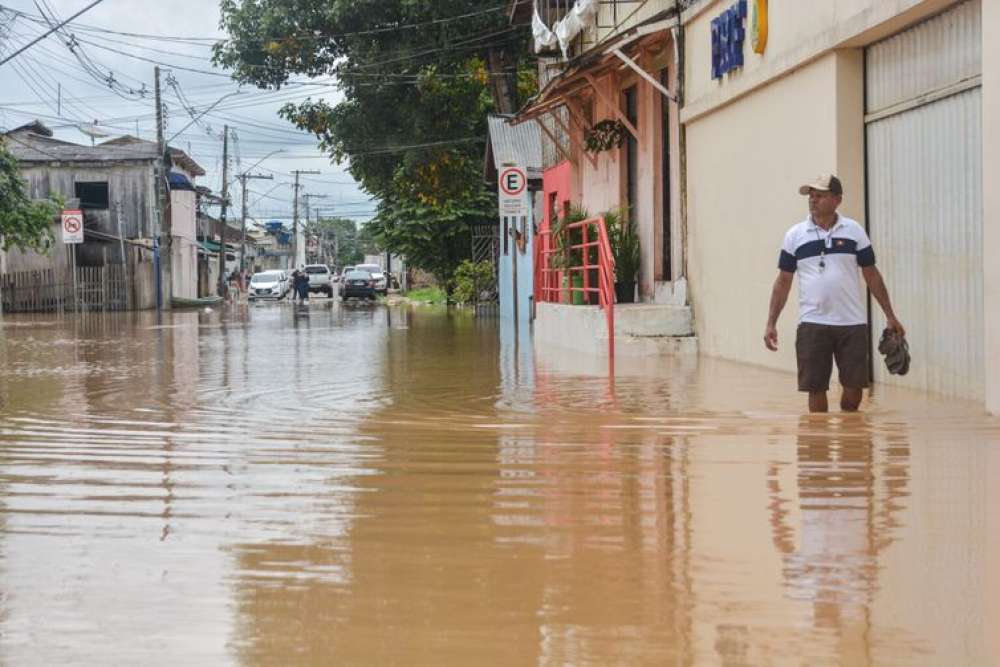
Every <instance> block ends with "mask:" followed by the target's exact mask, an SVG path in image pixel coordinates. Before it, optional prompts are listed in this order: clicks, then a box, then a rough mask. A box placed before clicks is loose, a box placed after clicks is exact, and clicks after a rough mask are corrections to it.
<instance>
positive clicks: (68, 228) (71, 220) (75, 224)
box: [62, 211, 83, 243]
mask: <svg viewBox="0 0 1000 667" xmlns="http://www.w3.org/2000/svg"><path fill="white" fill-rule="evenodd" d="M62 237H63V243H83V211H63V212H62Z"/></svg>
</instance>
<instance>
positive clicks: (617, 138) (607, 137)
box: [583, 120, 628, 153]
mask: <svg viewBox="0 0 1000 667" xmlns="http://www.w3.org/2000/svg"><path fill="white" fill-rule="evenodd" d="M626 132H628V130H626V129H625V125H624V124H622V122H621V121H620V120H602V121H600V122H599V123H597V124H595V125H594V126H593V127H592V128H590V129H589V130H587V131H586V132H584V135H583V142H584V146H585V147H586V149H587V151H588V152H590V153H600V152H602V151H609V150H611V149H612V148H621V146H622V144H623V143H625V135H626Z"/></svg>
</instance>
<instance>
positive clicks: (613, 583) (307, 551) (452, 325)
mask: <svg viewBox="0 0 1000 667" xmlns="http://www.w3.org/2000/svg"><path fill="white" fill-rule="evenodd" d="M0 362H2V364H3V365H2V368H0V399H2V400H3V407H2V408H0V581H3V583H4V585H3V587H2V589H3V590H2V594H0V661H2V662H5V663H11V664H32V663H37V664H52V663H56V662H66V661H68V660H73V661H76V662H85V663H101V664H103V663H109V662H112V663H113V662H127V663H138V662H141V663H143V664H151V663H157V662H162V663H170V664H176V663H177V662H179V661H180V662H191V663H212V664H220V663H228V662H232V663H236V662H251V663H269V664H272V663H281V664H285V663H300V664H302V663H316V664H331V663H338V662H343V663H349V664H352V663H357V664H384V663H393V662H402V663H407V664H409V663H427V664H430V663H433V664H469V663H472V662H477V663H483V662H487V663H490V662H492V663H502V664H512V663H515V664H517V663H536V664H606V663H627V664H647V663H664V662H666V663H675V662H685V663H692V664H703V663H732V664H780V663H789V662H795V663H800V662H806V663H809V664H829V663H841V664H855V663H874V664H886V663H907V664H990V663H991V662H992V661H993V657H995V654H994V649H995V648H996V647H995V646H991V644H990V643H989V642H990V641H991V639H990V635H989V633H988V632H987V629H988V628H991V627H994V626H995V625H996V624H997V623H998V622H1000V618H997V617H996V616H995V608H994V607H991V605H990V603H989V602H988V596H987V595H986V594H985V592H984V591H985V590H987V589H986V587H985V586H984V583H985V581H986V580H989V579H990V578H993V580H994V581H995V580H996V577H997V576H998V574H1000V573H998V571H997V567H998V565H997V563H1000V558H997V557H996V556H998V555H1000V554H997V553H996V551H995V548H996V545H995V543H992V542H990V541H989V538H988V536H989V535H990V534H991V530H990V529H989V527H990V526H994V527H995V526H996V525H997V524H996V522H997V520H998V517H997V509H996V507H995V506H994V505H991V504H990V502H989V493H988V490H989V489H990V488H991V487H992V486H996V485H997V484H998V483H1000V470H998V463H997V457H996V455H995V454H993V452H994V451H996V446H997V444H998V443H1000V427H998V424H997V422H996V421H995V420H991V419H989V418H986V417H983V416H981V415H980V411H979V409H978V408H977V407H976V406H970V405H964V404H959V403H955V402H950V401H947V400H944V399H937V398H929V397H925V396H920V395H915V394H909V393H906V392H903V391H899V390H896V391H894V390H885V389H884V388H880V390H879V392H878V393H877V394H876V396H875V397H874V398H872V399H869V400H866V404H865V406H864V407H865V411H864V413H862V414H859V415H840V414H832V415H828V416H819V417H809V416H803V415H802V414H801V408H802V406H801V402H802V399H801V396H799V395H797V394H796V393H795V392H794V391H793V390H794V379H793V378H791V376H790V375H788V374H785V373H776V372H772V371H766V370H761V369H756V368H749V367H745V366H739V365H736V364H730V363H726V362H720V361H713V360H710V359H700V360H699V359H669V358H663V359H657V360H643V361H642V363H641V364H630V363H628V362H627V361H626V360H620V363H619V364H618V369H617V371H618V372H617V375H616V377H615V378H614V379H613V380H609V378H608V377H607V374H606V369H604V368H603V367H602V365H601V364H600V363H593V362H586V363H582V362H581V360H579V359H576V358H572V357H569V358H563V357H560V356H559V355H555V354H549V353H546V354H537V355H536V354H534V353H533V351H532V349H531V346H530V344H527V345H525V344H523V343H522V344H519V345H514V344H513V342H512V341H511V340H510V339H509V338H508V337H507V335H506V333H505V332H504V331H503V330H502V328H501V327H499V326H498V323H497V322H496V321H495V320H493V319H490V318H475V317H470V316H468V315H467V314H461V313H451V314H449V313H445V312H438V311H420V310H414V311H407V310H397V309H386V308H382V307H341V306H339V305H337V304H333V303H329V302H326V301H325V300H314V303H313V304H312V305H310V307H309V309H308V310H295V309H293V308H291V307H289V306H287V305H285V304H265V305H261V306H254V307H251V308H245V307H244V308H238V307H237V308H232V309H230V310H227V311H225V312H211V313H205V312H196V313H174V314H169V315H165V316H164V317H163V319H162V320H157V319H156V317H155V315H153V314H145V313H140V314H123V315H117V316H93V317H81V318H72V317H67V318H63V319H60V318H51V317H50V318H30V317H9V316H8V319H6V320H4V322H3V325H2V328H0ZM588 365H589V367H588ZM928 572H932V573H934V575H933V576H931V577H928ZM984 577H985V579H984ZM387 638H390V641H386V639H387Z"/></svg>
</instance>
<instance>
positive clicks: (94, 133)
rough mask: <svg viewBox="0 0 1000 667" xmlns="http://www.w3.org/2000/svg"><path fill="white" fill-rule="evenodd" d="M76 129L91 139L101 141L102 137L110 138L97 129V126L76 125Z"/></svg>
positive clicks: (108, 134)
mask: <svg viewBox="0 0 1000 667" xmlns="http://www.w3.org/2000/svg"><path fill="white" fill-rule="evenodd" d="M76 128H77V129H78V130H80V131H81V132H83V133H84V134H86V135H87V136H88V137H90V138H91V139H102V138H104V137H110V136H111V134H110V133H108V132H103V131H101V130H99V129H97V124H96V123H95V124H94V125H77V126H76Z"/></svg>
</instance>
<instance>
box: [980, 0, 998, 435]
mask: <svg viewBox="0 0 1000 667" xmlns="http://www.w3.org/2000/svg"><path fill="white" fill-rule="evenodd" d="M998 25H1000V4H998V3H997V2H995V1H994V0H988V1H987V2H983V250H984V252H985V256H984V261H983V267H984V269H985V275H984V276H983V287H984V290H983V298H984V300H985V309H984V313H983V315H984V324H985V329H986V332H985V335H986V340H985V342H986V349H985V359H986V409H987V410H989V411H990V412H992V413H993V414H997V415H1000V263H998V262H997V261H996V254H995V251H994V250H993V249H995V248H1000V190H998V189H997V187H996V185H995V184H996V183H1000V41H998V40H997V39H996V38H995V33H994V32H993V31H992V30H991V29H990V28H991V27H994V26H998Z"/></svg>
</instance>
